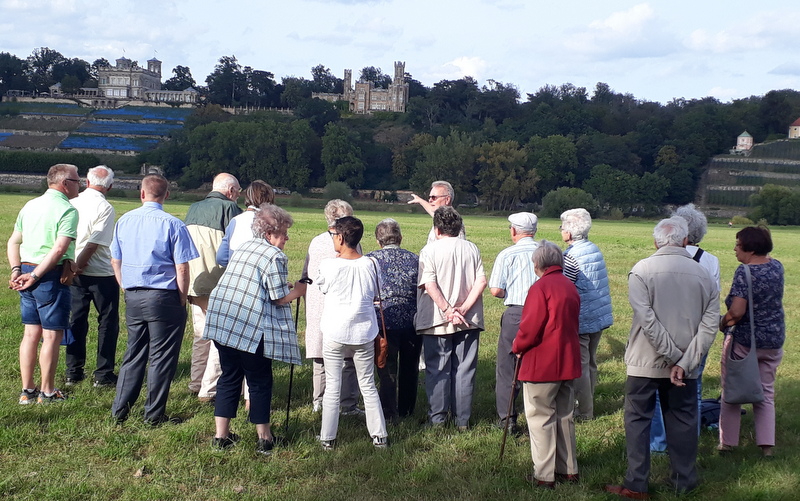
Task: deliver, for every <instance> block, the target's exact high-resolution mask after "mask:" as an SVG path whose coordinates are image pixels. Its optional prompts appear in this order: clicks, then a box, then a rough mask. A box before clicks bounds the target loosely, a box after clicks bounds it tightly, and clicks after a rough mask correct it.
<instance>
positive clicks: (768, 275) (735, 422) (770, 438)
mask: <svg viewBox="0 0 800 501" xmlns="http://www.w3.org/2000/svg"><path fill="white" fill-rule="evenodd" d="M733 251H734V252H735V253H736V259H737V260H738V261H739V262H740V263H742V265H741V266H739V267H738V268H737V269H736V272H735V273H734V275H733V284H732V285H731V292H730V294H728V297H727V298H725V305H726V306H727V307H728V312H727V313H725V315H724V316H723V317H722V319H721V320H720V322H719V327H720V329H721V330H723V331H726V329H729V328H731V327H732V329H729V330H728V331H727V332H726V335H725V342H724V345H723V348H722V353H723V354H724V355H723V357H722V378H721V379H722V380H723V381H724V378H725V372H726V362H725V361H726V360H727V354H728V353H729V352H732V353H733V356H737V357H740V358H741V357H744V356H745V355H747V353H748V352H749V351H750V316H749V314H748V311H747V310H748V304H747V280H746V278H745V271H744V267H745V266H748V267H749V268H750V275H751V276H752V280H751V281H752V290H753V320H754V323H755V333H756V357H757V358H758V368H759V373H760V375H761V387H762V388H763V390H764V401H762V402H760V403H757V404H753V415H754V419H755V427H756V444H757V445H758V446H759V447H761V452H762V453H763V454H764V456H766V457H769V456H772V448H773V447H774V446H775V372H776V370H777V369H778V365H780V363H781V359H782V358H783V342H784V339H785V337H786V327H785V324H784V318H783V265H782V264H781V263H780V261H778V260H777V259H774V258H772V257H770V256H769V253H770V252H771V251H772V236H771V235H770V232H769V230H768V229H767V228H764V227H757V228H756V227H753V226H750V227H747V228H744V229H742V230H741V231H739V233H737V234H736V246H735V247H734V248H733ZM722 396H723V399H722V400H723V402H722V408H721V410H720V416H719V447H718V449H719V450H720V451H721V452H728V451H731V450H733V448H734V447H736V446H737V445H739V425H740V420H741V413H740V410H741V409H740V408H741V406H740V405H738V404H727V403H725V402H724V400H725V398H724V397H725V386H724V384H723V386H722Z"/></svg>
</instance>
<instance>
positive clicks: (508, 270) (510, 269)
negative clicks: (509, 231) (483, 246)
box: [489, 237, 539, 306]
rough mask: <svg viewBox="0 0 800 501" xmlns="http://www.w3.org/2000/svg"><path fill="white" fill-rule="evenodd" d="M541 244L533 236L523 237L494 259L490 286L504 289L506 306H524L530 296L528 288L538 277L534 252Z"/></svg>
mask: <svg viewBox="0 0 800 501" xmlns="http://www.w3.org/2000/svg"><path fill="white" fill-rule="evenodd" d="M538 247H539V244H538V243H537V242H536V240H534V239H533V237H522V238H521V239H519V240H517V243H516V244H514V245H512V246H511V247H507V248H505V249H503V250H502V251H500V253H499V254H498V255H497V259H495V260H494V266H493V267H492V276H491V277H490V278H489V288H492V289H503V290H504V291H506V296H505V298H503V304H505V305H506V306H522V305H524V304H525V298H526V297H528V289H530V288H531V285H533V283H534V282H536V280H537V279H538V277H537V276H536V273H534V272H533V253H534V251H536V249H537V248H538Z"/></svg>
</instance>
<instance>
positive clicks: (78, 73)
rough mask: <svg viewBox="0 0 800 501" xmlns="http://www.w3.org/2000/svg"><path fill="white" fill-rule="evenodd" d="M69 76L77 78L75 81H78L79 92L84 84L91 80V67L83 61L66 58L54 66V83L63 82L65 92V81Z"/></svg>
mask: <svg viewBox="0 0 800 501" xmlns="http://www.w3.org/2000/svg"><path fill="white" fill-rule="evenodd" d="M67 76H71V77H75V80H77V81H78V85H77V86H76V88H75V89H76V91H77V89H78V88H79V87H80V86H81V85H83V83H84V82H88V81H89V80H90V79H91V65H89V63H87V62H86V61H84V60H83V59H78V58H73V59H66V58H64V59H62V60H61V61H59V62H57V63H56V64H55V65H54V66H53V71H52V77H53V80H54V81H56V82H62V84H61V85H62V90H63V85H64V84H63V80H64V77H67Z"/></svg>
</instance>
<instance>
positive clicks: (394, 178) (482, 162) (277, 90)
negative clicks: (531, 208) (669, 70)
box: [0, 49, 800, 213]
mask: <svg viewBox="0 0 800 501" xmlns="http://www.w3.org/2000/svg"><path fill="white" fill-rule="evenodd" d="M37 51H38V52H37ZM48 51H50V50H49V49H37V50H36V51H34V54H32V56H31V57H29V58H28V59H27V60H26V61H23V60H19V59H16V58H15V57H14V56H11V55H9V54H0V89H5V88H8V85H13V84H9V83H8V82H14V81H19V78H23V77H26V76H27V77H29V78H30V79H29V83H30V85H34V84H33V82H34V80H35V79H34V75H39V77H41V78H40V80H42V78H44V77H42V75H47V72H46V71H44V72H42V71H39V70H40V69H41V68H42V67H43V64H42V63H41V61H40V59H42V57H41V56H42V54H50V52H48ZM52 52H54V51H52ZM50 55H52V54H50ZM64 59H66V58H64ZM14 60H16V62H15V61H14ZM98 61H100V60H98ZM100 62H102V61H100ZM12 63H13V64H12ZM96 64H99V63H98V62H97V61H96ZM92 66H94V65H88V68H89V69H88V70H87V71H88V72H89V75H90V76H91V72H90V70H91V68H92ZM9 67H13V68H16V70H13V69H12V71H11V76H10V77H7V76H6V74H7V73H8V72H7V68H9ZM54 67H55V66H54ZM54 67H53V68H54ZM20 68H22V69H21V70H20ZM35 69H36V70H35ZM14 71H17V73H14ZM19 71H22V73H21V75H20V74H18V73H19ZM37 72H38V73H37ZM173 73H174V74H175V76H174V77H173V78H172V79H170V80H168V81H167V83H168V84H170V85H174V86H176V88H179V87H181V86H182V85H187V84H192V85H194V79H193V78H192V77H191V72H190V70H189V68H186V67H183V66H178V67H177V68H175V69H174V70H173ZM15 75H16V76H15ZM55 77H56V74H55V73H54V72H52V78H55ZM9 78H10V79H9ZM14 78H17V80H14ZM360 78H361V79H362V80H369V81H372V82H374V83H375V85H376V86H386V85H387V84H388V82H389V81H390V80H391V79H390V78H389V77H388V76H387V75H385V74H383V72H382V71H381V69H380V68H375V67H366V68H363V69H362V70H361V73H360ZM173 80H174V81H173ZM406 80H407V81H408V82H409V85H410V99H409V102H408V109H407V113H404V114H393V113H375V114H374V115H372V116H369V117H366V116H353V115H351V114H349V112H348V111H347V110H348V106H347V104H346V103H329V102H326V101H322V100H319V99H312V98H311V94H312V92H341V91H342V80H341V79H339V78H337V77H335V76H333V75H332V74H331V72H330V70H329V69H328V68H326V67H325V66H324V65H317V66H315V67H314V68H312V69H311V78H310V79H306V78H303V77H295V76H287V77H284V78H282V80H281V82H280V83H279V82H277V81H276V80H275V78H274V73H272V72H269V71H264V70H256V69H254V68H252V67H250V66H242V65H241V64H240V63H239V61H238V60H237V59H236V58H235V57H233V56H225V57H222V58H220V59H219V62H218V64H217V66H216V67H215V69H214V71H213V72H212V73H211V75H209V76H208V77H207V78H206V79H205V82H206V86H205V87H199V90H200V91H201V92H202V94H203V95H204V96H205V105H204V106H203V107H202V108H200V109H198V111H197V112H196V113H195V114H194V115H193V116H192V117H191V118H190V119H189V120H188V121H187V123H186V127H185V128H184V129H183V130H181V131H179V132H176V133H174V134H173V140H172V141H170V142H168V143H166V144H165V145H164V146H162V147H160V148H159V149H157V150H155V151H152V152H148V153H146V154H144V155H142V158H141V160H142V161H146V162H148V163H153V164H160V165H162V166H164V168H165V169H166V172H167V174H168V175H169V176H171V177H173V178H177V179H179V180H180V182H181V183H182V185H184V186H186V187H194V186H198V185H199V184H200V183H202V182H204V181H207V180H209V179H210V178H211V176H213V174H214V173H215V172H220V171H228V172H232V173H234V174H236V175H237V176H239V177H240V178H241V180H242V182H244V183H246V182H248V181H251V180H253V179H256V178H262V179H266V180H268V181H269V182H271V183H273V184H274V185H276V186H281V187H286V188H288V189H291V190H295V191H300V192H303V191H304V190H307V189H308V188H310V187H313V186H323V185H325V184H327V183H330V182H345V183H347V184H348V185H349V186H350V187H351V188H367V189H379V190H396V189H406V188H410V189H412V190H415V191H417V192H424V191H426V189H427V186H428V185H429V183H430V181H432V180H434V179H440V178H441V179H448V180H450V181H451V182H452V183H453V185H454V186H455V187H456V190H457V192H458V197H457V198H458V199H459V202H461V203H471V202H476V201H480V203H481V204H482V205H483V206H485V207H487V208H489V209H497V210H505V209H508V208H510V207H512V206H515V205H516V204H518V203H520V202H522V203H526V202H536V203H541V202H542V201H543V198H544V197H545V195H547V194H548V193H550V192H553V191H554V190H556V189H557V188H570V189H571V190H567V191H563V190H562V191H561V192H560V194H559V196H558V197H554V198H559V199H563V198H564V197H565V196H581V197H583V196H584V195H585V193H588V194H589V195H591V197H593V200H594V202H595V203H596V204H597V206H598V207H603V208H617V209H619V210H621V211H622V212H623V213H633V212H637V213H638V212H640V211H645V212H647V211H648V210H650V209H654V208H656V207H658V206H660V205H662V204H664V203H685V202H688V201H691V200H692V199H694V195H695V192H696V189H697V185H698V182H699V180H700V178H701V175H702V172H703V169H704V166H705V165H706V164H707V162H708V159H709V158H710V157H711V156H713V155H716V154H720V153H725V152H727V151H728V150H729V149H730V148H731V147H732V146H733V145H734V144H735V141H736V137H737V136H738V135H739V134H740V133H741V132H742V131H744V130H747V131H748V132H749V133H750V134H752V135H753V136H754V138H755V141H756V142H762V141H765V140H768V139H777V138H782V137H785V134H786V132H787V129H788V126H789V124H790V123H791V122H792V121H794V120H795V119H796V118H797V117H799V116H800V92H797V91H794V90H776V91H770V92H769V93H767V94H766V95H764V96H752V97H749V98H746V99H739V100H734V101H732V102H730V103H722V102H720V101H718V100H716V99H714V98H703V99H691V100H687V99H674V100H672V101H670V102H669V103H667V104H661V103H657V102H649V101H644V100H640V99H636V97H634V96H633V95H631V94H624V93H618V92H615V91H614V90H612V89H611V88H610V86H609V85H607V84H605V83H602V82H601V83H598V84H597V85H596V86H595V88H594V89H592V90H591V91H589V90H587V89H586V88H583V87H576V86H574V85H572V84H569V83H566V84H563V85H560V86H553V85H545V86H543V87H542V88H540V89H539V90H538V91H537V92H535V93H532V94H527V95H526V96H525V97H524V98H522V96H520V93H519V91H518V90H517V88H516V87H515V86H514V85H512V84H504V83H501V82H496V81H492V80H489V81H488V83H487V84H486V85H483V86H480V85H479V84H478V82H477V81H476V80H474V79H473V78H470V77H465V78H462V79H458V80H442V81H441V82H438V83H435V84H433V86H432V87H430V88H429V87H426V86H424V85H423V84H421V83H420V82H419V81H417V80H415V79H414V78H413V77H412V76H411V75H410V74H406ZM37 82H38V81H37ZM38 85H39V84H37V88H40V87H38ZM166 85H167V84H165V86H166ZM219 105H223V106H229V105H234V106H247V107H256V106H259V107H281V106H284V107H290V108H291V109H292V110H293V115H283V114H278V113H266V112H262V113H254V114H250V115H246V116H236V117H232V116H231V115H229V114H227V113H225V112H224V111H223V110H222V109H221V107H220V106H219ZM584 192H585V193H584Z"/></svg>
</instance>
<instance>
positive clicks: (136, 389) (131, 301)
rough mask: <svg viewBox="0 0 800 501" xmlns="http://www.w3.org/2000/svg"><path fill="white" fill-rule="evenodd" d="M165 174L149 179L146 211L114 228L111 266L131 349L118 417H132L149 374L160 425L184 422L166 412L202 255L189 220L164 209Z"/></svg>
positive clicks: (149, 415)
mask: <svg viewBox="0 0 800 501" xmlns="http://www.w3.org/2000/svg"><path fill="white" fill-rule="evenodd" d="M168 187H169V184H168V182H167V180H166V179H164V177H162V176H160V175H158V174H150V175H148V176H145V177H144V179H142V190H141V193H140V197H141V200H142V206H141V207H140V208H138V209H134V210H132V211H130V212H128V213H127V214H125V215H123V216H122V217H121V218H120V219H119V221H118V222H117V226H116V228H115V229H114V239H113V241H112V243H111V266H112V267H113V268H114V275H115V276H116V278H117V282H119V284H120V286H121V287H122V288H123V289H125V305H126V311H125V320H126V323H127V326H128V348H127V350H126V351H125V356H124V357H123V359H122V366H121V367H120V369H119V380H118V382H117V394H116V397H115V398H114V403H113V404H112V406H111V413H112V415H113V416H114V417H115V418H116V419H117V421H118V422H122V421H125V420H126V419H128V414H129V413H130V410H131V407H132V406H133V404H134V403H136V400H137V399H138V398H139V393H140V392H141V389H142V383H143V381H144V375H145V366H146V365H147V362H148V359H149V361H150V367H149V369H148V370H147V401H146V402H145V406H144V420H145V422H146V423H148V424H150V425H153V426H157V425H160V424H162V423H166V422H176V421H179V420H178V419H177V418H170V417H168V416H167V415H166V409H167V397H168V396H169V386H170V383H172V378H173V377H175V371H176V369H177V368H178V354H179V353H180V351H181V342H182V341H183V332H184V329H185V328H186V295H187V292H188V289H189V261H191V260H192V259H195V258H197V257H198V256H199V253H198V252H197V249H196V248H195V246H194V244H193V243H192V238H191V237H190V236H189V232H188V231H187V229H186V225H184V224H183V222H182V221H181V220H180V219H178V218H176V217H174V216H172V215H170V214H167V213H166V212H164V209H163V204H164V200H166V198H167V197H168V196H169V190H168Z"/></svg>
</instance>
